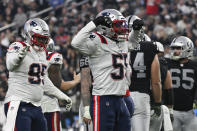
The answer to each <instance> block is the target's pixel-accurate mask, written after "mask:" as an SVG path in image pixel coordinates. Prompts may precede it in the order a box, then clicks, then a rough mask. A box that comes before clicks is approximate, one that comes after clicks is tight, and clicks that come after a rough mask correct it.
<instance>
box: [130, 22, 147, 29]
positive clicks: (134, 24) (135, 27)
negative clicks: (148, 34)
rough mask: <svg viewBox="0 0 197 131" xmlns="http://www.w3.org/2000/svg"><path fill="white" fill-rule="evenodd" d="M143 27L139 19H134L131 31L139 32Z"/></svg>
mask: <svg viewBox="0 0 197 131" xmlns="http://www.w3.org/2000/svg"><path fill="white" fill-rule="evenodd" d="M143 26H144V22H143V20H140V19H136V20H134V21H133V25H132V27H133V30H140V29H142V27H143Z"/></svg>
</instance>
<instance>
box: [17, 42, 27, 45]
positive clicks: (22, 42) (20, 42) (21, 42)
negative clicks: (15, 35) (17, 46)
mask: <svg viewBox="0 0 197 131" xmlns="http://www.w3.org/2000/svg"><path fill="white" fill-rule="evenodd" d="M16 42H19V43H21V44H22V45H23V46H27V45H26V44H25V43H24V42H22V41H16Z"/></svg>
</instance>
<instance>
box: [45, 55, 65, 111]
mask: <svg viewBox="0 0 197 131" xmlns="http://www.w3.org/2000/svg"><path fill="white" fill-rule="evenodd" d="M47 60H48V68H49V67H50V65H52V64H58V65H62V63H63V57H62V55H61V54H59V53H57V52H53V53H49V54H48V56H47ZM47 75H48V73H47ZM41 107H42V111H43V112H44V113H45V112H55V111H60V107H59V103H58V99H57V98H56V97H54V96H50V95H47V94H45V93H44V96H43V99H42V104H41Z"/></svg>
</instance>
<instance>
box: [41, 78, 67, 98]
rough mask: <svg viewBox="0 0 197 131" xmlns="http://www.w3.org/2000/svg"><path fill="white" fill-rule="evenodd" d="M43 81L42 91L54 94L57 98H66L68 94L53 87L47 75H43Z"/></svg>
mask: <svg viewBox="0 0 197 131" xmlns="http://www.w3.org/2000/svg"><path fill="white" fill-rule="evenodd" d="M44 83H45V84H44V92H45V93H46V94H47V95H51V96H55V97H56V98H57V99H60V100H67V99H68V96H67V95H66V94H64V93H63V92H61V91H60V90H59V89H58V88H57V87H55V86H54V85H53V83H52V82H51V80H50V79H49V78H48V77H47V76H45V78H44Z"/></svg>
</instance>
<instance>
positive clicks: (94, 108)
mask: <svg viewBox="0 0 197 131" xmlns="http://www.w3.org/2000/svg"><path fill="white" fill-rule="evenodd" d="M95 106H96V105H95V96H93V131H95V119H96V115H95V112H96V107H95Z"/></svg>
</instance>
